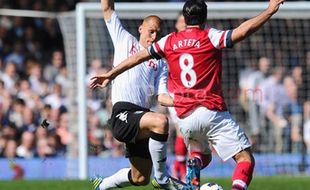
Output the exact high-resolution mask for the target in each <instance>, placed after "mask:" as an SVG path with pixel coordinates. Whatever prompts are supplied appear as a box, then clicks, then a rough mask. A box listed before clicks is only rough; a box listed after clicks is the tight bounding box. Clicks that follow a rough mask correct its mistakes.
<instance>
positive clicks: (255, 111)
mask: <svg viewBox="0 0 310 190" xmlns="http://www.w3.org/2000/svg"><path fill="white" fill-rule="evenodd" d="M270 65H271V60H270V59H269V58H267V57H260V58H259V60H258V63H257V67H256V68H254V69H252V68H251V67H247V68H246V69H245V70H242V71H240V78H239V86H240V97H239V100H240V103H241V105H242V106H243V109H244V111H245V112H246V113H248V114H247V115H246V117H247V118H248V119H249V121H248V122H249V133H250V139H251V143H252V148H253V150H255V151H260V147H259V141H260V137H261V136H264V135H266V134H265V133H264V129H265V125H266V124H265V123H266V122H265V114H264V112H263V110H262V108H261V106H260V104H261V102H262V101H263V92H262V89H261V84H262V83H263V81H264V80H265V79H266V78H267V77H268V74H269V68H270Z"/></svg>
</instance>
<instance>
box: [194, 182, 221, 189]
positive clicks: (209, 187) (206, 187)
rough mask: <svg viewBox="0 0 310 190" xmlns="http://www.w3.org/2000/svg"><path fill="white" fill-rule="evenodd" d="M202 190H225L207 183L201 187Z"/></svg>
mask: <svg viewBox="0 0 310 190" xmlns="http://www.w3.org/2000/svg"><path fill="white" fill-rule="evenodd" d="M200 190H223V187H222V186H220V185H218V184H216V183H205V184H203V185H202V186H201V187H200Z"/></svg>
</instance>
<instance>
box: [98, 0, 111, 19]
mask: <svg viewBox="0 0 310 190" xmlns="http://www.w3.org/2000/svg"><path fill="white" fill-rule="evenodd" d="M101 9H102V14H103V18H104V20H110V18H111V15H112V13H113V11H114V0H101Z"/></svg>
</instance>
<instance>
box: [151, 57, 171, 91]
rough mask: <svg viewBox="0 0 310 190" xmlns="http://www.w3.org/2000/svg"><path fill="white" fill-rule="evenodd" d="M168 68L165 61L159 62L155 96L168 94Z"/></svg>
mask: <svg viewBox="0 0 310 190" xmlns="http://www.w3.org/2000/svg"><path fill="white" fill-rule="evenodd" d="M167 80H168V67H167V64H166V63H165V62H164V61H163V59H161V60H159V61H158V75H157V76H156V79H155V92H154V94H155V95H159V94H165V93H168V89H167Z"/></svg>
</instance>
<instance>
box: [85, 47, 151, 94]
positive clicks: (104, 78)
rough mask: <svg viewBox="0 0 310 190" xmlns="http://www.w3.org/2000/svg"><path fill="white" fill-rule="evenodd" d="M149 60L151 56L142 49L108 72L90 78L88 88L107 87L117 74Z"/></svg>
mask: <svg viewBox="0 0 310 190" xmlns="http://www.w3.org/2000/svg"><path fill="white" fill-rule="evenodd" d="M149 59H151V56H150V55H149V52H148V51H147V49H144V50H142V51H140V52H138V53H136V54H134V55H132V56H130V57H128V58H127V59H125V60H124V61H123V62H121V63H120V64H119V65H117V66H116V67H114V68H113V69H112V70H110V71H109V72H107V73H105V74H102V75H97V76H94V77H92V78H91V83H90V85H89V88H90V89H95V88H97V87H100V88H104V87H106V86H108V84H109V83H110V82H111V81H112V80H113V79H114V78H115V77H117V76H118V75H119V74H121V73H123V72H124V71H126V70H129V69H130V68H132V67H134V66H136V65H138V64H140V63H142V62H144V61H146V60H149Z"/></svg>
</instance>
